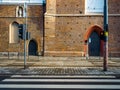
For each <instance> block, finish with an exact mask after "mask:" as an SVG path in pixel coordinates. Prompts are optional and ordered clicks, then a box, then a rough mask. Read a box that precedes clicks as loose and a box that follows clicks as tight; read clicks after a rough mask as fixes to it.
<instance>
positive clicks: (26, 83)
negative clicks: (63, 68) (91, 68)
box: [0, 75, 120, 90]
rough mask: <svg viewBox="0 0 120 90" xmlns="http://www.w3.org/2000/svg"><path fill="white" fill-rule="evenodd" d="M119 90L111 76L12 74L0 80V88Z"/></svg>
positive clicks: (118, 85)
mask: <svg viewBox="0 0 120 90" xmlns="http://www.w3.org/2000/svg"><path fill="white" fill-rule="evenodd" d="M17 89H18V90H23V89H25V90H34V89H35V90H36V89H41V90H63V89H67V90H83V89H84V90H120V79H117V78H115V77H113V76H108V77H107V76H105V77H104V76H100V77H99V76H98V77H97V76H88V77H87V76H86V77H85V76H76V77H75V76H73V77H72V76H24V75H13V76H11V77H8V78H5V79H3V80H2V81H0V90H17Z"/></svg>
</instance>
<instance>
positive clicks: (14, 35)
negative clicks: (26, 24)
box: [9, 22, 19, 43]
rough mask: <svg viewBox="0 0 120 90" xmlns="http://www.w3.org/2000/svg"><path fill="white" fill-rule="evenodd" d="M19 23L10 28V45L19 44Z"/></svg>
mask: <svg viewBox="0 0 120 90" xmlns="http://www.w3.org/2000/svg"><path fill="white" fill-rule="evenodd" d="M18 25H19V24H18V23H17V22H13V23H11V24H10V26H9V27H10V28H9V43H19V37H18Z"/></svg>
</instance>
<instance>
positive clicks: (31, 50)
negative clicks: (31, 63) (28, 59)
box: [29, 40, 37, 55]
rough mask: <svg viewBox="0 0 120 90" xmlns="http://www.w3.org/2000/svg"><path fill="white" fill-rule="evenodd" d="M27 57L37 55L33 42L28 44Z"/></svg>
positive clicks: (35, 45)
mask: <svg viewBox="0 0 120 90" xmlns="http://www.w3.org/2000/svg"><path fill="white" fill-rule="evenodd" d="M29 55H37V44H36V42H35V41H34V40H31V41H30V43H29Z"/></svg>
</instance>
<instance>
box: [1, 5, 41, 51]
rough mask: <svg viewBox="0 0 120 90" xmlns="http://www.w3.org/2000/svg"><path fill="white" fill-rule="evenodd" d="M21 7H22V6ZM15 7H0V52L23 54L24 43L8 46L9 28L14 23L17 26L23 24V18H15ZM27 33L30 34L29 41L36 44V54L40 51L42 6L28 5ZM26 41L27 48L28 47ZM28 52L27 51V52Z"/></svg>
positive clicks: (21, 41)
mask: <svg viewBox="0 0 120 90" xmlns="http://www.w3.org/2000/svg"><path fill="white" fill-rule="evenodd" d="M22 6H23V5H22ZM16 7H17V5H0V43H2V44H0V52H23V50H24V42H23V40H20V42H19V43H16V44H15V43H14V44H9V28H10V24H11V23H13V22H14V21H16V22H18V23H19V24H24V23H25V18H21V17H16ZM27 23H28V31H29V32H30V33H31V40H32V39H34V40H35V41H36V42H37V44H38V47H37V48H38V52H39V53H41V51H42V48H43V47H42V38H43V6H42V5H28V18H27ZM29 41H30V40H27V48H28V45H29ZM27 51H28V50H27Z"/></svg>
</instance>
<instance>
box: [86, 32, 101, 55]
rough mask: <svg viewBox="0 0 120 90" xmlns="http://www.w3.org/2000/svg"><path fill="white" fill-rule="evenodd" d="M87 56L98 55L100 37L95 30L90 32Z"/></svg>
mask: <svg viewBox="0 0 120 90" xmlns="http://www.w3.org/2000/svg"><path fill="white" fill-rule="evenodd" d="M88 53H89V56H100V38H99V36H98V34H97V33H96V32H92V34H91V35H90V37H89V45H88Z"/></svg>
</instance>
